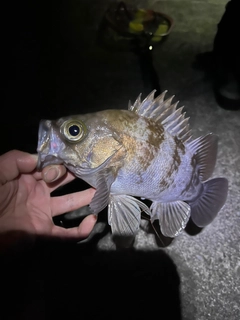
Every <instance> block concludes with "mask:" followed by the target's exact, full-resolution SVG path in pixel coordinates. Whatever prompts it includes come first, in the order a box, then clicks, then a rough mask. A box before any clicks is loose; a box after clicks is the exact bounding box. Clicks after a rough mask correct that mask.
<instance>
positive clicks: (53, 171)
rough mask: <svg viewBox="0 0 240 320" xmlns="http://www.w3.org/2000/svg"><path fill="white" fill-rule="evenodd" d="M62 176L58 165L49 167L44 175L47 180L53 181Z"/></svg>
mask: <svg viewBox="0 0 240 320" xmlns="http://www.w3.org/2000/svg"><path fill="white" fill-rule="evenodd" d="M59 176H60V170H59V169H58V168H56V167H51V168H49V169H48V171H47V172H45V174H44V177H45V180H46V181H48V182H53V181H55V180H57V179H58V178H59Z"/></svg>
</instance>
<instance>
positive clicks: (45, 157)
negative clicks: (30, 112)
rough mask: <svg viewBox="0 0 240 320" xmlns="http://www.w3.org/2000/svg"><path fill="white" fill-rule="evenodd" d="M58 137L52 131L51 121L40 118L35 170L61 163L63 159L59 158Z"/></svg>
mask: <svg viewBox="0 0 240 320" xmlns="http://www.w3.org/2000/svg"><path fill="white" fill-rule="evenodd" d="M60 142H61V141H59V139H57V137H56V136H55V135H54V137H53V131H52V121H50V120H41V121H40V124H39V130H38V146H37V152H38V163H37V170H38V171H41V170H42V169H43V168H44V167H46V166H48V165H54V164H63V160H62V159H60V158H59V156H58V153H59V147H58V146H59V143H60Z"/></svg>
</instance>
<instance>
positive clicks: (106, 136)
mask: <svg viewBox="0 0 240 320" xmlns="http://www.w3.org/2000/svg"><path fill="white" fill-rule="evenodd" d="M102 117H103V116H101V113H100V114H98V113H95V114H86V115H74V116H70V117H64V118H60V119H57V120H41V121H40V125H39V131H38V146H37V152H38V170H41V169H42V168H44V167H46V166H47V165H50V164H64V165H65V166H66V167H67V168H68V169H69V170H70V171H72V172H73V173H74V174H75V175H76V176H78V177H81V173H82V172H83V171H84V170H85V172H88V173H89V172H90V171H89V170H90V169H97V168H100V167H101V168H102V167H103V166H104V165H106V164H107V163H109V161H107V160H108V159H112V157H113V155H114V154H115V153H116V152H117V151H118V150H119V149H120V148H121V145H120V144H119V142H118V141H117V140H116V139H115V138H114V134H113V132H112V130H111V129H110V128H109V127H108V126H107V125H106V119H105V118H104V119H103V118H102ZM87 170H88V171H87ZM93 171H94V170H93Z"/></svg>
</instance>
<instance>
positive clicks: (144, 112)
mask: <svg viewBox="0 0 240 320" xmlns="http://www.w3.org/2000/svg"><path fill="white" fill-rule="evenodd" d="M155 92H156V90H153V91H152V92H151V93H150V94H149V95H148V96H147V97H146V98H145V99H144V100H143V101H141V94H140V95H139V96H138V98H137V100H136V101H135V102H134V104H133V105H131V102H129V105H128V110H130V111H133V112H135V113H137V114H138V115H140V116H142V117H145V118H148V119H152V120H154V121H156V122H160V123H161V124H162V125H163V127H164V129H165V130H167V131H168V132H169V133H170V134H171V135H173V136H176V137H177V138H178V139H180V140H181V141H182V142H183V143H185V142H187V141H189V140H190V139H191V130H190V129H189V122H188V121H189V118H185V112H184V113H183V112H182V110H183V107H181V108H178V109H177V105H178V101H177V102H175V103H173V104H172V100H173V98H174V96H172V97H170V98H168V99H166V100H164V98H165V95H166V93H167V90H165V91H163V92H162V93H161V94H160V95H159V96H158V97H156V98H154V94H155Z"/></svg>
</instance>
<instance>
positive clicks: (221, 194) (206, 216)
mask: <svg viewBox="0 0 240 320" xmlns="http://www.w3.org/2000/svg"><path fill="white" fill-rule="evenodd" d="M203 186H204V191H203V193H202V195H201V197H200V198H198V199H197V200H196V201H195V202H194V203H191V204H190V206H191V218H192V220H193V222H194V223H195V224H196V225H197V226H198V227H205V226H206V225H208V224H209V223H211V222H212V221H213V219H214V218H215V217H216V216H217V214H218V212H219V211H220V209H221V208H222V206H223V205H224V203H225V201H226V199H227V194H228V180H227V179H225V178H215V179H211V180H209V181H206V182H205V183H204V184H203Z"/></svg>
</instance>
